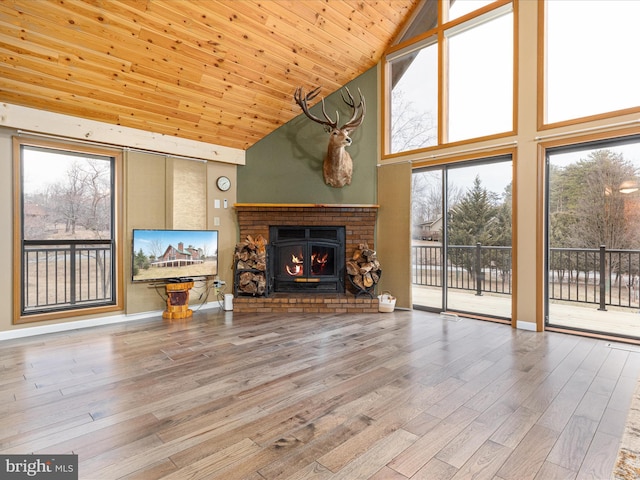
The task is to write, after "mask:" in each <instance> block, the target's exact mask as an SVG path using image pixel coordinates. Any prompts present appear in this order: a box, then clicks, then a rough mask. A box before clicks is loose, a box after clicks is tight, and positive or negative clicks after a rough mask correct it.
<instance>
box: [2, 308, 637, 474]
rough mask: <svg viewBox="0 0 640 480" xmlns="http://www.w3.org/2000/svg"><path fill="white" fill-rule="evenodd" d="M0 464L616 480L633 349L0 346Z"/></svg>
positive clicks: (384, 332) (146, 334)
mask: <svg viewBox="0 0 640 480" xmlns="http://www.w3.org/2000/svg"><path fill="white" fill-rule="evenodd" d="M0 365H1V368H2V375H1V377H0V415H1V418H2V424H1V425H2V426H1V428H0V453H3V454H25V453H46V454H53V453H55V454H62V453H76V454H77V455H78V458H79V470H80V478H81V479H83V480H84V479H89V480H93V479H121V478H126V479H141V480H142V479H144V480H150V479H156V478H164V479H180V480H183V479H187V478H189V479H200V478H202V479H218V478H219V479H225V480H227V479H249V480H258V479H261V480H264V479H276V478H278V479H281V478H282V479H284V478H287V479H311V478H313V479H347V480H354V479H376V480H378V479H388V480H399V479H407V478H411V479H415V480H418V479H429V480H433V479H443V480H445V479H456V480H457V479H461V478H474V479H494V480H525V479H544V480H547V479H573V478H576V479H582V478H592V479H608V478H609V476H610V473H611V470H612V468H613V464H614V460H615V456H616V453H617V449H618V443H619V441H620V438H621V436H622V432H623V429H624V423H625V419H626V416H627V411H628V407H629V402H630V399H631V396H632V393H633V390H634V387H635V384H636V380H637V378H638V374H639V372H640V349H638V348H637V347H634V346H631V345H624V344H616V343H610V342H607V341H601V340H595V339H589V338H582V337H578V336H570V335H563V334H558V333H543V334H539V333H533V332H529V331H523V330H512V329H511V328H510V327H508V326H505V325H501V324H495V323H488V322H481V321H477V320H469V319H460V320H459V321H453V320H451V319H442V318H440V317H439V316H438V315H435V314H430V313H427V312H420V311H413V312H407V311H396V312H394V313H391V314H389V313H384V314H360V315H347V314H345V315H337V316H330V315H318V314H304V315H302V314H301V315H293V314H288V315H286V316H279V315H275V314H268V315H267V314H264V315H255V314H237V313H235V314H234V313H233V312H216V311H214V312H198V313H196V314H195V315H194V318H193V319H192V320H191V321H187V322H179V321H174V322H173V323H172V322H169V321H164V320H162V319H161V318H158V319H153V320H146V321H140V322H135V323H130V324H118V325H114V326H109V327H99V328H93V329H86V330H81V331H75V332H65V333H60V334H51V335H44V336H38V337H31V338H27V339H21V340H10V341H5V342H2V343H0Z"/></svg>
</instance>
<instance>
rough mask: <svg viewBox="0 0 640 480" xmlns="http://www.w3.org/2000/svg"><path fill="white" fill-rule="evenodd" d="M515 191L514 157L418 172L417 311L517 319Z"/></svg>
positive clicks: (414, 204) (414, 243)
mask: <svg viewBox="0 0 640 480" xmlns="http://www.w3.org/2000/svg"><path fill="white" fill-rule="evenodd" d="M511 187H512V161H511V158H510V156H504V157H498V158H492V159H485V160H482V161H473V162H462V163H456V164H450V165H441V166H438V167H429V168H424V169H417V170H416V171H415V172H414V174H413V185H412V221H413V228H412V237H413V238H412V247H411V248H412V261H413V269H412V273H413V278H412V282H413V288H412V294H413V304H414V307H415V308H423V309H427V310H433V311H448V312H455V313H460V314H468V315H472V316H481V317H491V318H497V319H504V320H509V319H510V318H511V293H512V292H511V279H512V274H513V272H512V253H511V240H512V238H511V237H512V235H511V232H512V230H511V216H512V208H511V207H512V191H511ZM443 212H444V214H443Z"/></svg>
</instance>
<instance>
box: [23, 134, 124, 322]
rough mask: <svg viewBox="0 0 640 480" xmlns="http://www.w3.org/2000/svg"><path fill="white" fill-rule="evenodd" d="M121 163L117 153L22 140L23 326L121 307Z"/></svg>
mask: <svg viewBox="0 0 640 480" xmlns="http://www.w3.org/2000/svg"><path fill="white" fill-rule="evenodd" d="M118 162H119V157H118V156H117V155H114V154H113V153H112V152H104V151H100V150H97V149H87V148H78V147H71V146H68V145H66V146H64V145H63V146H60V145H55V144H50V143H46V142H20V141H16V168H15V173H16V181H15V185H16V193H17V198H16V202H15V206H16V207H15V208H16V215H15V217H14V221H15V230H14V231H15V232H16V242H15V248H16V256H15V258H16V263H17V264H16V265H15V268H16V272H15V278H16V279H19V283H18V285H17V288H16V302H15V305H16V308H17V307H18V306H19V312H16V313H17V315H16V319H17V321H18V322H27V321H35V320H42V319H46V318H55V317H57V316H60V315H61V314H64V315H66V316H69V315H70V314H76V315H77V314H86V313H89V312H88V311H87V309H96V308H103V309H104V308H107V309H114V308H117V297H118V295H117V293H118V288H117V287H118V282H117V278H118V276H117V273H118V272H117V270H118V262H117V261H116V259H117V252H116V238H117V237H116V233H117V230H118V229H117V227H116V226H117V223H116V199H117V195H116V189H115V179H116V172H117V171H118ZM18 296H19V298H18Z"/></svg>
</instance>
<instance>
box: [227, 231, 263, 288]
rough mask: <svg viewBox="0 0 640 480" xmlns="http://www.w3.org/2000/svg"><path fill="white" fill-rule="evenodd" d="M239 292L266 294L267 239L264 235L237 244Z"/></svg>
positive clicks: (237, 283)
mask: <svg viewBox="0 0 640 480" xmlns="http://www.w3.org/2000/svg"><path fill="white" fill-rule="evenodd" d="M233 257H234V260H235V265H236V289H237V293H240V294H246V295H264V294H265V292H266V290H267V273H266V272H267V241H266V240H265V239H264V237H263V236H262V235H258V236H257V237H256V238H253V237H252V236H251V235H247V238H246V239H245V240H244V241H243V242H241V243H239V244H237V245H236V249H235V253H234V255H233Z"/></svg>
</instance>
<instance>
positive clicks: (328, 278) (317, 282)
mask: <svg viewBox="0 0 640 480" xmlns="http://www.w3.org/2000/svg"><path fill="white" fill-rule="evenodd" d="M269 238H270V240H271V242H270V246H269V263H270V268H269V272H270V275H271V279H270V280H271V281H270V283H271V285H272V291H273V292H274V293H277V292H290V293H291V292H309V293H313V292H317V293H344V291H345V288H344V276H345V273H344V268H345V227H342V226H327V227H321V226H312V227H298V226H294V227H291V226H271V227H269Z"/></svg>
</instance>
